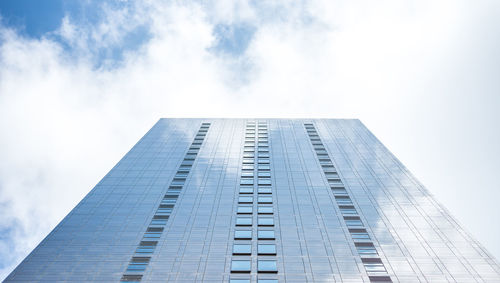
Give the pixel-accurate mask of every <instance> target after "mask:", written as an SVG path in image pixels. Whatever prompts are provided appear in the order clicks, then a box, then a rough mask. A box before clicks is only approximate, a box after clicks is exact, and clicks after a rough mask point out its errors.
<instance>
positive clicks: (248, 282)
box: [229, 279, 250, 283]
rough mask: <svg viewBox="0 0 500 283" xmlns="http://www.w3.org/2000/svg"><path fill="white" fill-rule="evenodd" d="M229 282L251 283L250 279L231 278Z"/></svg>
mask: <svg viewBox="0 0 500 283" xmlns="http://www.w3.org/2000/svg"><path fill="white" fill-rule="evenodd" d="M229 283H250V279H229Z"/></svg>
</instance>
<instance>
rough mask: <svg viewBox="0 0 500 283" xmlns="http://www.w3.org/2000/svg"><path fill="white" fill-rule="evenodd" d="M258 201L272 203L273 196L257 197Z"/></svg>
mask: <svg viewBox="0 0 500 283" xmlns="http://www.w3.org/2000/svg"><path fill="white" fill-rule="evenodd" d="M258 200H259V203H273V197H261V196H259V198H258Z"/></svg>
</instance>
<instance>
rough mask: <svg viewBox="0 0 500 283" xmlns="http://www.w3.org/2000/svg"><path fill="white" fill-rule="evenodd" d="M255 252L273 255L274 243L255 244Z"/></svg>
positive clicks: (274, 250) (274, 252) (274, 251)
mask: <svg viewBox="0 0 500 283" xmlns="http://www.w3.org/2000/svg"><path fill="white" fill-rule="evenodd" d="M257 252H258V254H259V255H275V254H276V245H274V244H259V245H258V246H257Z"/></svg>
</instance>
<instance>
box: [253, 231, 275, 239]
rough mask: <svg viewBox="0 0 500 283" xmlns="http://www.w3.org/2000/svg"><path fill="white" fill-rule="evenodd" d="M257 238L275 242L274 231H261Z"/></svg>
mask: <svg viewBox="0 0 500 283" xmlns="http://www.w3.org/2000/svg"><path fill="white" fill-rule="evenodd" d="M257 237H258V238H259V240H274V239H275V237H274V231H272V230H269V231H268V230H259V231H258V232H257Z"/></svg>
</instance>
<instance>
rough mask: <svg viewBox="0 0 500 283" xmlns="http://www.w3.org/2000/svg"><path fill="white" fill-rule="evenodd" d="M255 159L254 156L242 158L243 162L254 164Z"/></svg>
mask: <svg viewBox="0 0 500 283" xmlns="http://www.w3.org/2000/svg"><path fill="white" fill-rule="evenodd" d="M254 163H255V159H254V158H243V164H254Z"/></svg>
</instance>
